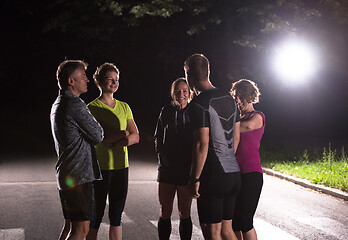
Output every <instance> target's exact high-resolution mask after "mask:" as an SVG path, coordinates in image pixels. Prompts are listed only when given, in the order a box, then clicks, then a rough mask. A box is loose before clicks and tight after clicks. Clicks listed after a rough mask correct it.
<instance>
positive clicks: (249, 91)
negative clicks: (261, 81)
mask: <svg viewBox="0 0 348 240" xmlns="http://www.w3.org/2000/svg"><path fill="white" fill-rule="evenodd" d="M234 91H236V94H237V96H238V97H239V98H240V99H241V100H246V101H247V102H248V103H258V102H259V100H260V95H261V92H260V90H259V88H258V87H257V84H256V83H255V82H253V81H251V80H248V79H240V80H238V81H237V82H234V83H233V84H232V88H231V94H232V96H233V92H234ZM234 97H235V96H234Z"/></svg>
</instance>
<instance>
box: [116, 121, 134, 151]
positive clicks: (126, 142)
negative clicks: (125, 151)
mask: <svg viewBox="0 0 348 240" xmlns="http://www.w3.org/2000/svg"><path fill="white" fill-rule="evenodd" d="M127 131H128V132H129V134H128V135H127V136H125V137H123V138H121V139H120V140H118V141H116V142H114V144H113V145H114V146H131V145H133V144H136V143H138V142H139V139H140V137H139V131H138V128H137V125H136V124H135V122H134V120H133V119H128V120H127Z"/></svg>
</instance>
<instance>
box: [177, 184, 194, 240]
mask: <svg viewBox="0 0 348 240" xmlns="http://www.w3.org/2000/svg"><path fill="white" fill-rule="evenodd" d="M177 194H178V210H179V217H180V224H179V233H180V239H181V240H189V239H191V237H192V220H191V203H192V196H191V193H190V190H189V188H188V186H178V187H177Z"/></svg>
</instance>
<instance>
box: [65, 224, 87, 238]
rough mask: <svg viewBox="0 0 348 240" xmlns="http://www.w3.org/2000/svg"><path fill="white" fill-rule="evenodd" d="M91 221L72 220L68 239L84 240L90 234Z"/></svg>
mask: <svg viewBox="0 0 348 240" xmlns="http://www.w3.org/2000/svg"><path fill="white" fill-rule="evenodd" d="M88 230H89V221H82V222H78V221H76V222H72V224H71V232H70V235H69V237H68V238H67V239H69V240H84V239H85V238H86V236H87V234H88Z"/></svg>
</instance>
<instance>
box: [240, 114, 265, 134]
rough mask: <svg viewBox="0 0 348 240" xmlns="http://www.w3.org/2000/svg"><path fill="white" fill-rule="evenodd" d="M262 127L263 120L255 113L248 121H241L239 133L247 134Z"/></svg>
mask: <svg viewBox="0 0 348 240" xmlns="http://www.w3.org/2000/svg"><path fill="white" fill-rule="evenodd" d="M262 126H263V119H262V117H261V115H260V114H258V113H256V114H254V116H252V117H251V118H250V119H248V120H246V121H241V124H240V132H249V131H252V130H255V129H259V128H261V127H262Z"/></svg>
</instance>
